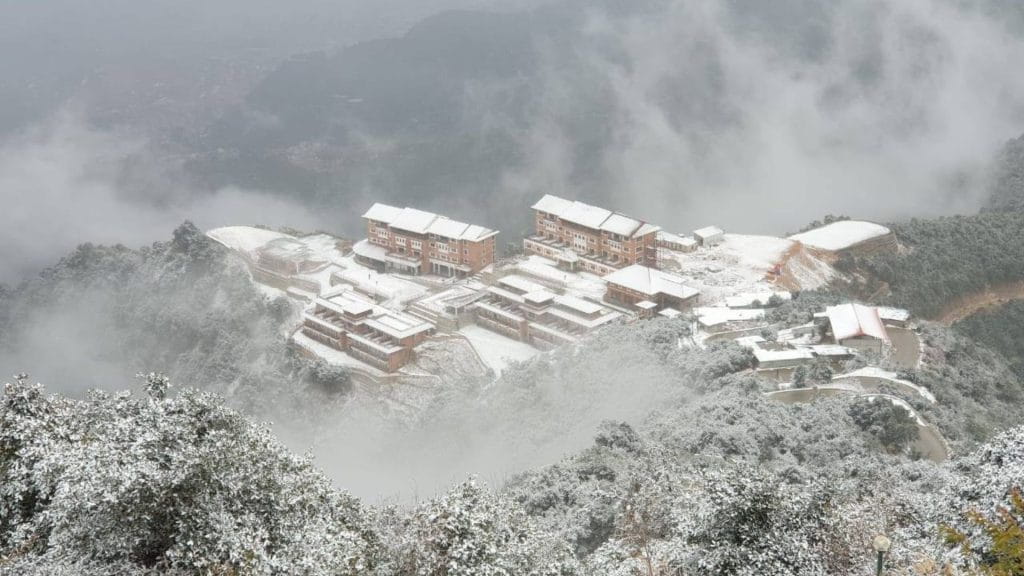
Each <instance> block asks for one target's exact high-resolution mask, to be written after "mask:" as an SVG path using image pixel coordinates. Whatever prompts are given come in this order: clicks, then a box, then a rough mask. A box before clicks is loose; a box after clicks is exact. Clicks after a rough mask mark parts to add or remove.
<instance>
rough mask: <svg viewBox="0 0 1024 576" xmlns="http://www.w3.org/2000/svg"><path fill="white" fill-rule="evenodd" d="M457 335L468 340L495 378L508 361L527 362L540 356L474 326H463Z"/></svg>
mask: <svg viewBox="0 0 1024 576" xmlns="http://www.w3.org/2000/svg"><path fill="white" fill-rule="evenodd" d="M459 334H462V335H463V336H465V337H466V339H468V340H469V342H470V344H472V345H473V348H474V349H475V350H476V353H477V354H479V355H480V358H481V359H482V360H483V361H484V363H485V364H487V365H488V366H490V367H491V369H493V370H494V373H495V374H496V375H497V376H501V373H502V372H503V371H504V370H505V368H506V367H508V365H509V362H510V361H513V360H515V361H524V360H529V359H530V358H533V357H534V356H536V355H538V354H540V350H537V349H536V348H534V347H533V346H530V345H529V344H526V343H524V342H519V341H518V340H512V339H511V338H506V337H504V336H502V335H501V334H497V333H495V332H491V331H490V330H488V329H486V328H481V327H480V326H477V325H476V324H471V325H469V326H463V327H462V328H460V329H459Z"/></svg>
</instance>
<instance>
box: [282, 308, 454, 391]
mask: <svg viewBox="0 0 1024 576" xmlns="http://www.w3.org/2000/svg"><path fill="white" fill-rule="evenodd" d="M433 331H434V326H433V325H432V324H430V323H429V322H424V321H422V320H420V319H418V318H415V317H412V316H408V315H406V314H400V313H398V312H394V311H391V310H386V309H383V308H379V307H376V306H374V305H373V304H372V303H370V302H368V301H366V300H364V299H363V298H361V297H360V296H359V295H357V294H355V293H354V292H352V291H350V290H348V289H347V288H346V289H334V290H332V291H330V292H327V293H325V294H323V295H321V296H320V297H319V298H317V299H316V301H315V302H314V304H313V308H312V310H311V311H309V312H306V313H305V314H304V315H303V319H302V334H304V335H305V336H307V337H309V338H311V339H313V340H316V341H317V342H319V343H321V344H324V345H326V346H330V347H331V348H334V349H336V350H341V351H343V352H345V353H347V354H348V355H349V356H352V357H353V358H356V359H357V360H361V361H362V362H364V363H366V364H369V365H370V366H373V367H374V368H377V369H378V370H381V371H384V372H389V373H390V372H395V371H397V370H398V369H399V368H401V367H402V366H404V365H406V364H407V363H409V361H411V360H412V359H413V357H414V354H415V352H414V350H413V349H414V348H415V347H416V346H418V345H419V344H420V343H422V342H423V341H424V340H426V339H427V336H429V335H430V334H431V333H432V332H433Z"/></svg>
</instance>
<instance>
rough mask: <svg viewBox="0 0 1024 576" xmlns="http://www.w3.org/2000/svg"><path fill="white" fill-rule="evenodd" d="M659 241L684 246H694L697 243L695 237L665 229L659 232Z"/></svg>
mask: <svg viewBox="0 0 1024 576" xmlns="http://www.w3.org/2000/svg"><path fill="white" fill-rule="evenodd" d="M658 241H659V242H665V243H666V244H679V245H682V246H693V245H695V244H697V241H696V240H694V239H693V238H689V237H687V236H682V235H680V234H673V233H671V232H666V231H664V230H661V231H659V232H658Z"/></svg>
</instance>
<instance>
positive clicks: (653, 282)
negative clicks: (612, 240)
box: [604, 264, 700, 317]
mask: <svg viewBox="0 0 1024 576" xmlns="http://www.w3.org/2000/svg"><path fill="white" fill-rule="evenodd" d="M604 280H605V282H607V286H608V288H607V292H605V300H607V301H608V302H612V303H615V304H619V305H622V306H630V307H633V308H635V309H636V311H637V313H638V314H640V315H641V316H644V317H648V316H652V315H654V314H655V313H657V312H658V311H659V310H663V309H665V308H673V309H676V310H681V311H683V310H689V309H690V308H693V307H694V306H695V305H696V304H697V300H698V299H699V297H700V291H699V290H697V289H696V288H691V287H689V286H687V285H686V284H685V282H686V280H684V279H683V278H682V277H681V276H677V275H675V274H671V273H669V272H664V271H662V270H656V269H654V268H649V267H647V266H641V265H639V264H634V265H633V266H628V267H626V268H623V269H621V270H616V271H615V272H612V273H611V274H609V275H607V276H605V277H604Z"/></svg>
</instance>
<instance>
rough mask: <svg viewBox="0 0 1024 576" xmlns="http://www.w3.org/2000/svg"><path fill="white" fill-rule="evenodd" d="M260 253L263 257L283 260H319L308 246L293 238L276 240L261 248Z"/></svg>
mask: <svg viewBox="0 0 1024 576" xmlns="http://www.w3.org/2000/svg"><path fill="white" fill-rule="evenodd" d="M258 252H259V253H260V255H262V256H270V257H272V258H278V259H281V260H291V261H302V260H310V261H312V260H317V258H316V257H315V256H314V255H313V251H312V250H311V249H310V248H309V247H308V246H306V245H305V244H304V243H302V242H300V241H299V240H297V239H295V238H291V237H285V238H275V239H273V240H271V241H270V242H267V243H266V244H264V245H263V246H262V247H260V248H259V250H258Z"/></svg>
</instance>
